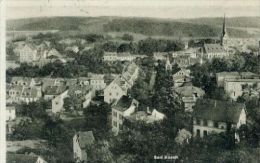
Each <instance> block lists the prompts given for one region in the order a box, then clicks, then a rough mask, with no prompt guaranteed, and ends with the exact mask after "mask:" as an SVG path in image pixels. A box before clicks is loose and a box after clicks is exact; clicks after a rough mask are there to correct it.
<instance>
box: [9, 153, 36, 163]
mask: <svg viewBox="0 0 260 163" xmlns="http://www.w3.org/2000/svg"><path fill="white" fill-rule="evenodd" d="M37 159H38V156H31V155H25V154H7V156H6V163H36V161H37Z"/></svg>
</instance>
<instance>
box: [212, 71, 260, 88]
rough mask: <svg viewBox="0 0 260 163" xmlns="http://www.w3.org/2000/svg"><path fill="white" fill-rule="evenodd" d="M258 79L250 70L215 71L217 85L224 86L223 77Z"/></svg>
mask: <svg viewBox="0 0 260 163" xmlns="http://www.w3.org/2000/svg"><path fill="white" fill-rule="evenodd" d="M257 78H258V79H259V78H260V76H259V75H258V74H255V73H252V72H236V71H234V72H219V73H216V80H217V85H218V87H224V81H225V79H257Z"/></svg>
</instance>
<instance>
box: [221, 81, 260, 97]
mask: <svg viewBox="0 0 260 163" xmlns="http://www.w3.org/2000/svg"><path fill="white" fill-rule="evenodd" d="M255 83H258V85H260V80H259V81H225V84H224V90H225V91H226V93H227V94H228V95H229V96H230V97H231V98H232V99H233V100H236V99H237V98H238V97H239V96H241V95H242V94H243V90H242V85H246V84H247V85H251V86H252V85H253V84H255Z"/></svg>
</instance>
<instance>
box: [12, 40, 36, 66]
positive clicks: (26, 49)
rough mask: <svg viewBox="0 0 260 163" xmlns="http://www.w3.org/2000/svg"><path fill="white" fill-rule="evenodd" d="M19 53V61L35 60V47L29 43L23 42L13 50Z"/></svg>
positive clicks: (28, 61)
mask: <svg viewBox="0 0 260 163" xmlns="http://www.w3.org/2000/svg"><path fill="white" fill-rule="evenodd" d="M15 51H16V52H17V53H18V55H19V57H20V58H19V61H20V63H32V62H34V61H36V60H37V57H38V55H37V48H36V47H34V46H33V45H31V44H27V43H26V44H24V45H22V46H20V47H19V48H18V49H16V50H15Z"/></svg>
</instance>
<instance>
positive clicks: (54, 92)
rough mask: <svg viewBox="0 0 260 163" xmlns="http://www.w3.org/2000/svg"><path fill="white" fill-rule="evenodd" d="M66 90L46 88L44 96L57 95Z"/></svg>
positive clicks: (60, 87)
mask: <svg viewBox="0 0 260 163" xmlns="http://www.w3.org/2000/svg"><path fill="white" fill-rule="evenodd" d="M65 90H66V86H47V87H46V90H45V95H59V94H61V93H62V92H64V91H65Z"/></svg>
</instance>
